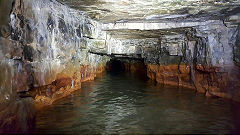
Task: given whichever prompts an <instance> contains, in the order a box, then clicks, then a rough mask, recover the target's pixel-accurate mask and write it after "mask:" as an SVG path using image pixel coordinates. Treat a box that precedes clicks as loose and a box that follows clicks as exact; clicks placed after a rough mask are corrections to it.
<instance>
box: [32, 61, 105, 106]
mask: <svg viewBox="0 0 240 135" xmlns="http://www.w3.org/2000/svg"><path fill="white" fill-rule="evenodd" d="M104 71H105V67H104V66H98V67H97V68H93V67H91V66H89V65H87V66H81V67H80V70H79V71H76V72H74V73H73V74H72V76H70V75H67V74H65V73H60V74H58V75H57V79H56V80H55V81H53V82H52V83H51V84H49V85H44V86H41V87H36V88H33V89H32V90H31V91H29V92H28V94H30V95H31V96H32V97H33V98H34V102H35V107H36V109H39V108H42V107H44V106H47V105H51V104H52V103H53V102H55V101H56V100H58V99H60V98H63V97H66V96H68V95H70V94H71V93H72V92H73V91H76V90H80V89H81V83H82V82H85V81H89V80H94V78H95V77H96V75H97V74H100V73H102V72H104ZM77 72H79V73H80V75H79V76H77V74H78V73H77Z"/></svg>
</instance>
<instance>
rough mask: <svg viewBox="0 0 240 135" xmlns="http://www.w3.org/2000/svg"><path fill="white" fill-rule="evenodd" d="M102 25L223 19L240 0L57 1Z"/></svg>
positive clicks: (238, 4)
mask: <svg viewBox="0 0 240 135" xmlns="http://www.w3.org/2000/svg"><path fill="white" fill-rule="evenodd" d="M58 1H59V2H61V3H64V4H66V5H68V6H70V7H72V8H75V9H78V10H81V11H86V12H87V13H88V14H89V16H90V17H92V18H93V19H96V20H98V21H101V22H105V23H107V22H118V21H120V22H121V21H128V20H151V21H156V20H160V19H172V18H186V17H188V16H193V15H197V16H199V15H205V16H223V15H225V14H228V12H230V11H232V10H234V8H237V7H239V6H240V0H58Z"/></svg>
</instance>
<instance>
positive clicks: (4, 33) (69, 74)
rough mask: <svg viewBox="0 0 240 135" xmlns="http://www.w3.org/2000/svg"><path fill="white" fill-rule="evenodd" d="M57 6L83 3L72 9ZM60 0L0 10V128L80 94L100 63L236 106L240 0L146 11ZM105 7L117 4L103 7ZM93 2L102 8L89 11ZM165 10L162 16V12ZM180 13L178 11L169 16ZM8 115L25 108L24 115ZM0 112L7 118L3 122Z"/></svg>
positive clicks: (22, 2)
mask: <svg viewBox="0 0 240 135" xmlns="http://www.w3.org/2000/svg"><path fill="white" fill-rule="evenodd" d="M4 2H5V4H3V5H6V1H5V0H2V1H0V3H4ZM62 3H65V4H68V5H70V6H71V7H73V6H74V5H75V6H76V5H77V4H79V3H81V4H82V5H79V6H80V7H74V8H75V9H72V8H70V7H68V6H66V5H64V4H62ZM62 3H59V2H57V1H56V0H34V1H32V0H14V2H13V4H12V7H11V6H9V3H8V4H7V6H6V7H5V8H6V10H5V8H4V11H6V12H8V13H9V14H8V15H6V14H5V13H2V12H1V13H0V15H2V14H5V15H4V16H3V17H2V16H1V18H4V21H2V22H1V24H0V86H1V87H0V101H1V105H0V106H9V107H6V108H3V109H1V110H2V111H1V112H0V113H2V115H1V116H0V120H1V121H0V124H1V125H2V126H1V125H0V126H1V127H11V124H14V123H15V122H16V123H19V122H20V123H21V122H22V121H21V120H23V119H25V120H26V119H27V120H26V121H32V120H33V117H34V112H33V111H31V109H30V110H29V109H24V108H27V106H28V105H27V104H31V105H30V106H32V103H33V102H34V103H35V105H36V106H37V107H42V106H45V105H50V104H52V103H53V102H54V101H56V100H58V99H59V98H62V97H65V96H67V95H69V94H70V93H71V92H73V91H75V90H79V89H80V88H81V83H82V82H84V81H88V80H93V79H94V78H95V77H96V75H97V74H98V73H101V72H103V71H104V70H105V68H106V64H107V62H108V65H107V68H111V67H109V60H110V59H112V60H119V61H122V63H121V64H120V65H121V66H123V68H124V69H125V71H130V72H135V73H139V74H140V73H142V74H147V76H148V77H149V78H150V79H152V80H154V81H156V82H158V83H162V84H167V85H176V86H179V87H188V88H191V89H195V90H196V91H198V92H201V93H204V94H205V95H206V96H217V97H224V98H228V99H231V100H234V101H240V93H239V91H240V85H239V83H238V82H239V81H240V69H239V68H240V66H239V65H240V64H239V62H240V55H239V54H240V29H239V28H240V26H239V24H240V12H239V11H240V10H239V1H228V2H227V1H201V2H199V3H198V2H197V3H198V4H199V5H198V6H197V5H196V4H197V3H196V2H188V1H183V2H177V3H174V2H172V1H171V2H170V3H168V2H166V1H161V2H160V3H159V2H156V3H155V6H153V7H155V8H156V9H151V10H149V11H151V12H146V9H149V8H150V7H149V6H150V5H151V4H150V3H151V2H150V3H148V2H146V3H142V2H140V1H138V0H136V1H135V0H134V1H131V2H130V1H129V2H127V1H121V2H120V3H117V2H107V1H105V0H104V1H92V2H90V1H82V2H79V1H62ZM166 3H168V4H169V5H168V4H167V5H166ZM109 4H110V5H111V4H112V5H119V4H120V7H119V8H116V9H113V8H111V10H110V9H109ZM149 4H150V5H149ZM158 4H160V5H161V6H160V7H159V6H157V5H158ZM94 5H101V6H103V7H102V9H101V8H99V9H96V10H93V8H96V6H94ZM131 5H132V6H134V5H135V6H134V7H133V8H129V7H131ZM171 5H174V6H173V7H172V9H171V10H169V13H166V10H168V9H161V8H166V7H168V6H171ZM179 5H180V8H177V7H178V6H179ZM206 5H208V8H204V7H206ZM0 6H1V7H2V5H1V4H0ZM142 6H144V7H142ZM10 7H11V8H10ZM186 7H192V8H191V9H186ZM193 7H194V8H193ZM220 7H221V8H220ZM126 8H128V9H129V10H126V12H122V10H123V9H126ZM140 8H141V9H143V10H141V11H140V10H139V9H140ZM198 8H199V9H198ZM76 9H79V10H76ZM158 9H159V10H158ZM160 9H161V10H160ZM1 10H2V8H1ZM90 10H93V11H92V12H91V11H90ZM179 10H181V11H184V12H181V13H180V14H176V12H177V11H179ZM10 11H11V12H10ZM83 11H87V13H88V14H87V13H86V12H83ZM99 11H100V12H99ZM135 11H136V12H135ZM170 11H171V12H170ZM106 12H108V13H107V14H105V13H106ZM185 12H187V13H185ZM126 14H128V15H126ZM103 15H105V17H104V16H103ZM89 16H91V17H92V18H95V19H96V20H93V19H92V18H90V17H89ZM102 22H104V23H102ZM110 65H111V61H110ZM26 97H27V98H26ZM25 98H26V99H25ZM25 100H27V101H26V102H25ZM22 102H23V103H22ZM19 106H20V107H19ZM8 110H10V111H8ZM14 111H15V112H22V111H25V112H26V116H25V115H24V116H18V115H15V114H13V113H12V112H14ZM5 112H10V114H9V115H8V116H6V117H9V118H6V119H3V118H4V117H5V114H4V113H5ZM28 115H29V116H31V117H29V119H28V117H27V116H28ZM11 121H15V122H13V123H12V122H11ZM26 121H24V123H26ZM27 123H28V122H27ZM9 125H10V126H9ZM16 128H17V129H16V130H17V131H18V130H22V131H25V130H26V129H25V127H16ZM2 129H6V131H5V130H2V131H4V132H8V128H2ZM0 133H1V132H0Z"/></svg>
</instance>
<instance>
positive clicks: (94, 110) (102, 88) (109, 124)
mask: <svg viewBox="0 0 240 135" xmlns="http://www.w3.org/2000/svg"><path fill="white" fill-rule="evenodd" d="M239 110H240V109H239V106H237V105H236V103H231V102H229V101H226V100H223V99H213V98H206V97H204V96H203V95H201V94H196V93H195V92H194V91H193V90H188V89H180V90H179V89H177V88H175V87H166V86H165V87H161V86H156V85H154V84H153V83H151V82H147V81H144V80H141V79H137V78H136V77H134V76H131V75H127V74H115V75H113V74H106V75H102V76H100V77H98V78H97V79H96V80H95V81H92V82H86V83H83V85H82V89H81V90H80V91H77V92H75V93H74V94H72V95H71V96H69V97H67V98H64V99H61V100H60V101H58V102H57V103H55V104H54V105H52V106H50V107H47V108H44V109H43V110H41V111H40V112H38V114H37V117H36V125H35V126H36V129H35V130H36V131H35V132H36V133H61V134H63V133H71V134H77V133H78V134H79V133H81V134H94V133H103V134H112V133H123V134H125V133H148V134H151V133H237V130H238V127H239V125H240V123H239V119H240V118H239V117H240V116H239V114H240V113H239V112H240V111H239Z"/></svg>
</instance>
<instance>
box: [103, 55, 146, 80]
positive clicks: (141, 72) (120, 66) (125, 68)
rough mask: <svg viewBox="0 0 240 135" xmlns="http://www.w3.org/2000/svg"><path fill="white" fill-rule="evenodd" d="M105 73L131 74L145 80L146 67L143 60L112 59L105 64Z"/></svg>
mask: <svg viewBox="0 0 240 135" xmlns="http://www.w3.org/2000/svg"><path fill="white" fill-rule="evenodd" d="M107 72H109V73H111V74H123V73H131V74H132V75H134V76H136V77H138V78H145V79H147V66H146V65H145V64H144V60H143V59H129V58H128V59H126V58H112V59H111V60H110V61H109V62H108V63H107Z"/></svg>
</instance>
